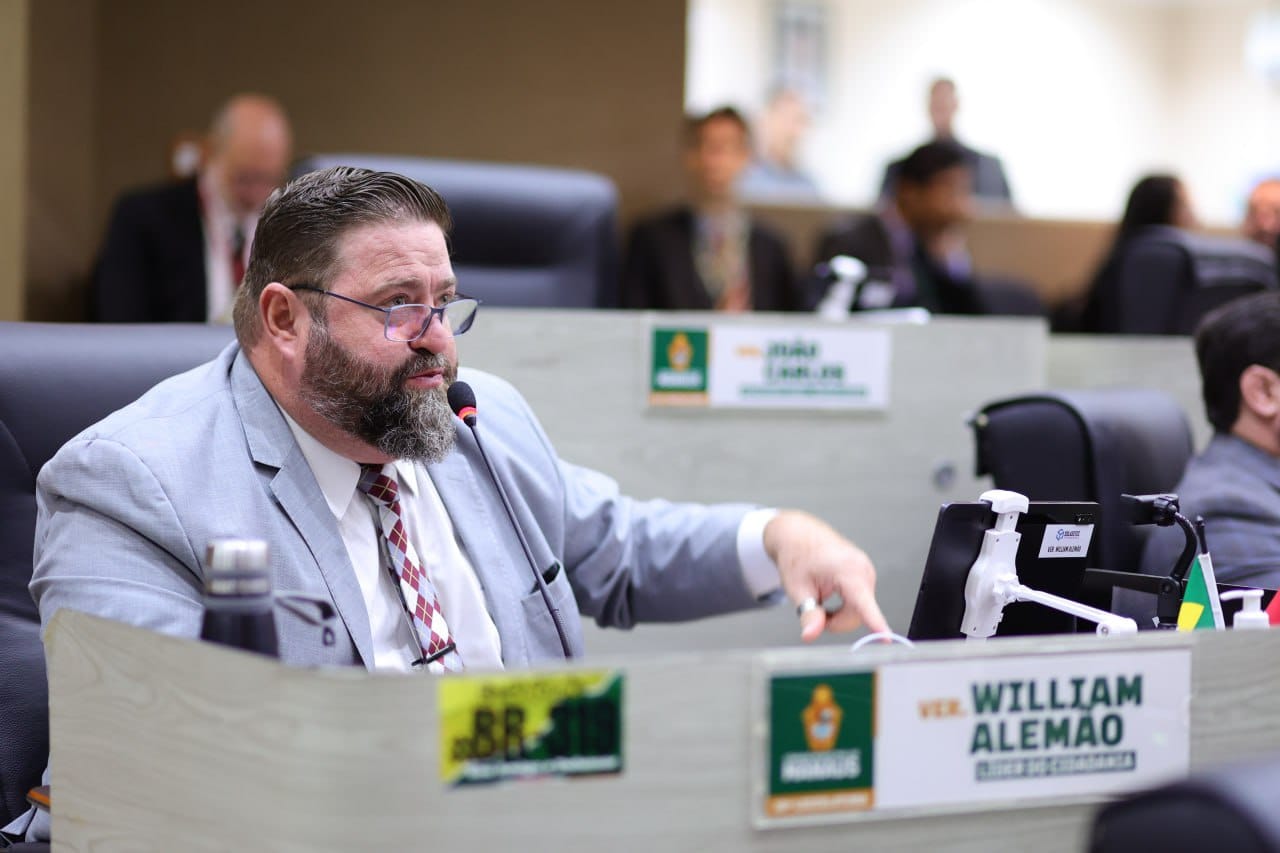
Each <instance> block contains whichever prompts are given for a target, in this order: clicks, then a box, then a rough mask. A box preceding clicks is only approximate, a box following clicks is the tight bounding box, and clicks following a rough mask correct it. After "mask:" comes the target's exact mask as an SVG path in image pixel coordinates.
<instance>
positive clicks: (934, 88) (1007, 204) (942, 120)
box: [880, 77, 1013, 209]
mask: <svg viewBox="0 0 1280 853" xmlns="http://www.w3.org/2000/svg"><path fill="white" fill-rule="evenodd" d="M928 109H929V124H930V125H931V126H932V127H933V138H932V139H931V140H930V141H931V142H949V143H951V144H953V145H955V146H956V147H958V148H959V149H960V151H961V152H962V153H963V155H964V163H965V165H966V166H967V167H968V169H969V174H970V176H971V182H972V184H973V195H974V198H975V199H976V200H977V201H978V202H979V203H981V204H983V205H984V206H986V205H990V206H992V207H996V208H1001V207H1003V208H1009V209H1011V208H1012V207H1013V193H1012V192H1011V191H1010V189H1009V179H1008V178H1006V177H1005V173H1004V165H1003V164H1002V163H1001V162H1000V158H999V157H996V156H995V155H993V154H987V153H985V152H982V151H979V150H977V149H976V148H970V147H969V146H967V145H965V144H964V143H963V142H961V141H960V140H959V139H957V138H956V131H955V119H956V112H958V111H959V109H960V96H959V93H958V92H957V91H956V84H955V81H954V80H952V79H950V78H949V77H938V78H936V79H935V80H934V81H933V82H932V83H930V84H929V102H928ZM904 162H905V160H895V161H893V162H892V163H890V164H889V165H888V166H886V167H885V170H884V177H883V178H882V179H881V181H880V198H881V199H886V198H888V197H889V196H891V195H892V194H893V188H894V183H895V181H896V180H897V177H898V173H899V171H900V170H901V169H902V165H903V163H904Z"/></svg>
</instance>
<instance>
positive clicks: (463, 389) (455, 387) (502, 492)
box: [449, 382, 573, 660]
mask: <svg viewBox="0 0 1280 853" xmlns="http://www.w3.org/2000/svg"><path fill="white" fill-rule="evenodd" d="M449 406H450V408H452V409H453V412H454V414H455V415H457V416H458V417H459V418H461V419H462V422H463V423H465V424H466V425H467V426H468V427H469V428H470V429H471V435H472V437H474V438H475V440H476V447H477V448H479V449H480V458H481V459H483V460H484V467H485V469H486V470H488V472H489V479H491V480H492V481H493V485H494V487H495V488H496V489H497V490H498V497H499V498H501V499H502V507H503V509H505V510H506V511H507V519H508V520H509V521H510V522H511V527H512V528H513V529H514V530H515V532H516V538H517V539H519V540H520V548H521V549H522V550H523V551H524V556H525V559H526V560H527V561H528V563H529V568H530V569H531V570H532V571H533V581H534V583H535V584H536V585H537V588H538V593H539V594H540V595H541V596H542V603H543V604H544V605H546V608H547V612H548V613H550V614H551V621H552V623H554V624H555V627H556V636H557V637H559V639H560V649H561V650H562V651H563V652H564V657H565V660H570V659H572V658H573V651H572V650H571V649H570V648H569V637H568V635H567V634H565V631H564V623H563V622H562V621H561V619H560V609H559V608H558V607H556V606H555V603H554V602H553V601H552V600H551V590H550V589H549V588H548V587H547V581H546V579H545V578H543V577H542V570H541V569H539V568H538V561H537V560H536V559H534V556H533V549H532V548H530V547H529V540H528V539H526V538H525V535H524V530H523V529H522V528H521V527H520V523H519V522H518V521H517V520H516V511H515V508H514V507H513V506H512V505H511V499H510V498H508V497H507V490H506V489H505V488H503V486H502V480H501V479H499V478H498V472H497V471H496V470H495V469H494V467H493V463H492V462H490V461H489V454H488V453H486V452H485V449H484V442H483V441H481V439H480V432H479V430H477V429H476V402H475V394H474V393H473V392H472V391H471V388H470V386H468V385H467V384H466V383H465V382H454V383H453V384H452V385H450V386H449Z"/></svg>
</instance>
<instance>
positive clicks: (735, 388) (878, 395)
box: [649, 324, 891, 410]
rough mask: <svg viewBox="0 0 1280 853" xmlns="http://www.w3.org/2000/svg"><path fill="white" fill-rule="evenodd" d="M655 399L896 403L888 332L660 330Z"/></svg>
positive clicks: (752, 404)
mask: <svg viewBox="0 0 1280 853" xmlns="http://www.w3.org/2000/svg"><path fill="white" fill-rule="evenodd" d="M650 343H651V347H650V349H651V358H650V372H649V392H650V393H649V401H650V403H651V404H652V405H657V406H669V405H697V406H712V407H725V408H749V409H863V410H879V409H885V408H887V407H888V405H889V362H890V349H891V338H890V333H889V330H888V329H868V328H850V327H847V326H846V327H842V328H836V329H814V328H812V327H788V326H764V325H760V326H755V325H738V324H732V325H723V326H714V327H711V328H705V327H704V328H694V327H674V326H663V325H657V326H655V327H654V328H653V330H652V333H651V336H650Z"/></svg>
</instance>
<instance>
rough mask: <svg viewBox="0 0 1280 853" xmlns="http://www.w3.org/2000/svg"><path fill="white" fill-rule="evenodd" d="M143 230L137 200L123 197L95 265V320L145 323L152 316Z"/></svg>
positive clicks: (109, 225)
mask: <svg viewBox="0 0 1280 853" xmlns="http://www.w3.org/2000/svg"><path fill="white" fill-rule="evenodd" d="M144 231H145V229H144V228H143V225H142V217H141V211H140V210H139V209H138V205H137V203H136V200H135V199H131V198H124V199H121V200H120V201H119V202H118V203H117V204H116V207H115V210H113V211H112V214H111V221H110V223H108V225H107V236H106V240H105V241H104V242H103V245H102V253H101V254H100V255H99V257H98V262H97V264H96V266H95V268H94V274H93V315H94V319H96V320H99V321H101V322H104V323H144V322H148V321H150V320H152V319H153V318H152V316H151V314H152V311H151V306H150V300H149V296H148V294H147V292H146V288H145V282H148V281H150V280H151V274H150V270H149V262H148V260H147V248H146V236H145V233H144Z"/></svg>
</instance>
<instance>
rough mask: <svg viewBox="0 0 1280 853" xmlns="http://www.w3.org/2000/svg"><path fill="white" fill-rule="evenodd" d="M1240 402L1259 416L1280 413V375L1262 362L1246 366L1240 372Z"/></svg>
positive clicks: (1272, 416) (1270, 415)
mask: <svg viewBox="0 0 1280 853" xmlns="http://www.w3.org/2000/svg"><path fill="white" fill-rule="evenodd" d="M1240 402H1241V404H1242V405H1243V406H1244V407H1245V408H1247V409H1248V410H1249V411H1250V412H1252V413H1253V414H1254V415H1256V416H1258V417H1259V418H1264V419H1268V420H1269V419H1271V418H1275V417H1276V416H1277V415H1280V375H1277V374H1276V372H1275V371H1274V370H1272V369H1271V368H1269V367H1263V366H1262V365H1261V364H1251V365H1249V366H1248V367H1246V368H1245V369H1244V371H1243V372H1242V373H1241V374H1240Z"/></svg>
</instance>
